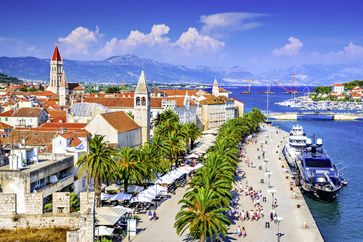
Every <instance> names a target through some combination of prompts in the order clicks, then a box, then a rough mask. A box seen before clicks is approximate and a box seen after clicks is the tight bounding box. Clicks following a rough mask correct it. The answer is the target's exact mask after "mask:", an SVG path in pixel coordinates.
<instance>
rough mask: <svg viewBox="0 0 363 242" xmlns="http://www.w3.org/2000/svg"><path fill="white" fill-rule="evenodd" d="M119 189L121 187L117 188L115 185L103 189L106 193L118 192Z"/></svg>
mask: <svg viewBox="0 0 363 242" xmlns="http://www.w3.org/2000/svg"><path fill="white" fill-rule="evenodd" d="M120 188H121V186H119V185H117V184H115V183H114V184H111V185H109V186H107V187H106V188H105V191H106V192H107V191H116V192H119V191H120Z"/></svg>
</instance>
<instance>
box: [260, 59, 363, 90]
mask: <svg viewBox="0 0 363 242" xmlns="http://www.w3.org/2000/svg"><path fill="white" fill-rule="evenodd" d="M293 73H294V74H295V82H294V83H293V81H292V74H293ZM258 78H260V79H265V80H274V82H273V83H279V84H284V85H286V84H293V85H295V86H297V85H318V86H319V85H330V84H333V83H337V82H339V83H342V82H348V81H352V80H362V79H363V63H360V64H357V63H356V64H334V65H322V64H312V65H299V66H291V67H289V68H286V69H280V70H272V71H268V72H264V73H260V74H259V75H258Z"/></svg>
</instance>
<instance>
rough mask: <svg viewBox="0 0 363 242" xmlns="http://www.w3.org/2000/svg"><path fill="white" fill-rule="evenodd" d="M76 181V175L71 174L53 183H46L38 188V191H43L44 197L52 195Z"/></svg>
mask: <svg viewBox="0 0 363 242" xmlns="http://www.w3.org/2000/svg"><path fill="white" fill-rule="evenodd" d="M73 182H74V176H73V174H72V175H69V176H67V177H64V178H63V179H60V180H58V181H57V182H55V183H51V184H49V185H46V186H44V187H42V188H40V189H36V191H37V192H41V193H42V194H43V197H47V196H49V195H51V194H52V193H54V192H57V191H59V190H61V189H62V188H64V187H66V186H69V185H71V184H72V183H73Z"/></svg>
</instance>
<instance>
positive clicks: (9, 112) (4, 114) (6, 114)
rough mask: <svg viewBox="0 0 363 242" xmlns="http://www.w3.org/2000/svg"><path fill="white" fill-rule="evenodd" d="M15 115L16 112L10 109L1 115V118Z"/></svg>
mask: <svg viewBox="0 0 363 242" xmlns="http://www.w3.org/2000/svg"><path fill="white" fill-rule="evenodd" d="M13 113H14V110H12V109H10V110H8V111H5V112H2V113H0V117H10V116H11V115H13Z"/></svg>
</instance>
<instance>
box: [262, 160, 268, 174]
mask: <svg viewBox="0 0 363 242" xmlns="http://www.w3.org/2000/svg"><path fill="white" fill-rule="evenodd" d="M263 162H265V172H268V169H267V163H268V159H264V160H263Z"/></svg>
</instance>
